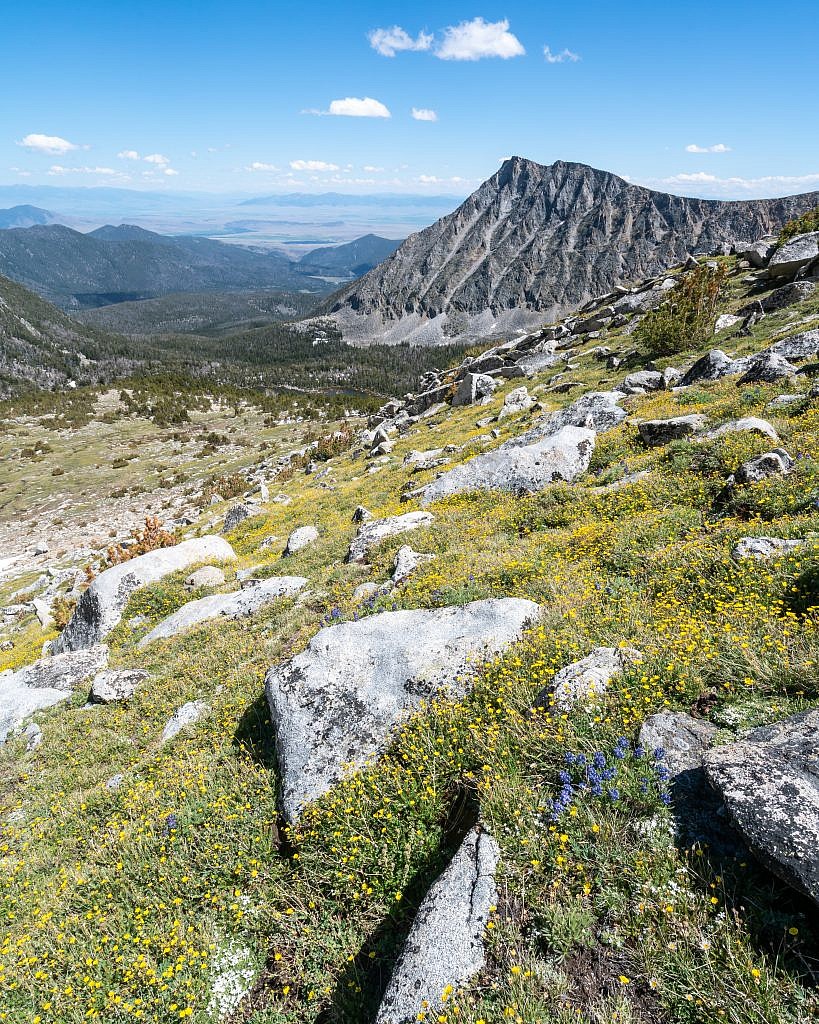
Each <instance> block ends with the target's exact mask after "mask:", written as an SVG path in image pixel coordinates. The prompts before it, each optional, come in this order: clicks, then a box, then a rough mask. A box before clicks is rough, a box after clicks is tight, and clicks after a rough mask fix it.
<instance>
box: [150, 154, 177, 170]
mask: <svg viewBox="0 0 819 1024" xmlns="http://www.w3.org/2000/svg"><path fill="white" fill-rule="evenodd" d="M144 159H145V163H146V164H156V166H157V167H167V166H168V164H169V163H170V162H171V161H170V160H169V159H168V158H167V157H166V156H163V155H162V154H161V153H151V154H150V155H149V156H146V157H145V158H144Z"/></svg>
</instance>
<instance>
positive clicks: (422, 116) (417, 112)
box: [412, 107, 438, 121]
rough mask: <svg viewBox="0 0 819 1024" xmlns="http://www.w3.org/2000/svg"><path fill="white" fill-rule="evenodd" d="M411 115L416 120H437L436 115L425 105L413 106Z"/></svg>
mask: <svg viewBox="0 0 819 1024" xmlns="http://www.w3.org/2000/svg"><path fill="white" fill-rule="evenodd" d="M412 116H413V117H414V118H415V120H416V121H437V120H438V115H437V114H436V113H435V111H434V110H430V109H429V108H427V107H413V108H412Z"/></svg>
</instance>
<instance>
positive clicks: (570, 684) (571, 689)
mask: <svg viewBox="0 0 819 1024" xmlns="http://www.w3.org/2000/svg"><path fill="white" fill-rule="evenodd" d="M641 659H642V654H641V653H640V652H639V651H635V650H633V649H632V648H629V647H623V648H621V647H595V649H594V650H593V651H592V652H591V654H589V655H587V656H586V657H585V658H581V659H580V661H575V662H572V664H571V665H566V666H565V667H564V668H562V669H561V670H560V671H559V672H558V673H557V674H556V675H555V677H554V680H553V681H552V684H551V685H550V686H548V687H547V688H546V689H544V690H542V691H541V692H540V693H539V694H538V695H537V697H536V698H535V702H534V706H535V707H544V708H548V707H551V706H552V704H554V705H555V706H557V707H558V708H559V709H560V710H561V711H570V710H571V709H572V708H573V707H574V706H575V705H576V704H582V705H587V704H589V703H591V702H592V701H594V700H599V699H600V697H602V696H603V695H604V694H605V692H606V689H607V688H608V685H609V683H610V682H611V680H612V679H613V678H614V677H615V676H616V675H619V674H620V673H621V672H623V671H624V670H625V669H626V668H628V667H629V666H630V665H633V664H635V663H636V662H638V661H640V660H641Z"/></svg>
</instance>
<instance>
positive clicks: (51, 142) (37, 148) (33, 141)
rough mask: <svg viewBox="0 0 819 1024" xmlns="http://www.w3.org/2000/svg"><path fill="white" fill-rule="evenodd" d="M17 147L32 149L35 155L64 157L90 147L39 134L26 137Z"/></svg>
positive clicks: (57, 136)
mask: <svg viewBox="0 0 819 1024" xmlns="http://www.w3.org/2000/svg"><path fill="white" fill-rule="evenodd" d="M17 145H18V146H22V147H23V148H24V149H30V150H31V151H32V152H33V153H48V154H49V155H50V156H64V155H65V154H66V153H70V152H71V151H72V150H74V149H88V146H77V145H76V144H75V143H73V142H69V141H68V139H62V138H60V136H59V135H40V134H38V133H37V132H33V133H32V134H30V135H26V136H25V137H24V138H22V139H20V141H19V142H18V143H17Z"/></svg>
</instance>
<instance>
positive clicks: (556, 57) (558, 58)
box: [543, 46, 580, 64]
mask: <svg viewBox="0 0 819 1024" xmlns="http://www.w3.org/2000/svg"><path fill="white" fill-rule="evenodd" d="M543 56H544V57H545V58H546V63H547V64H565V63H566V62H567V61H568V62H569V63H570V64H576V63H577V62H578V61H579V60H580V55H579V54H577V53H573V52H572V51H571V50H561V51H560V53H552V51H551V49H550V48H549V47H548V46H544V47H543Z"/></svg>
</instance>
